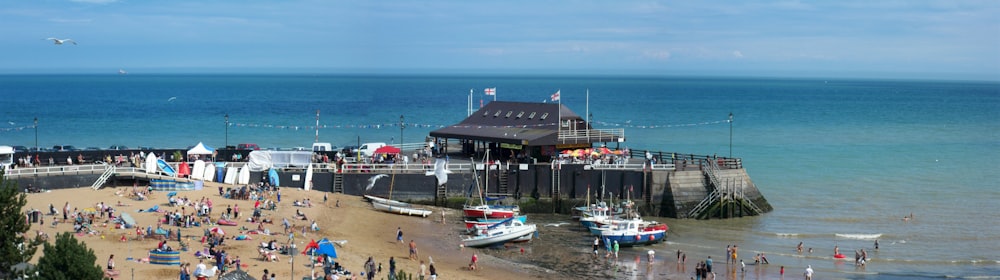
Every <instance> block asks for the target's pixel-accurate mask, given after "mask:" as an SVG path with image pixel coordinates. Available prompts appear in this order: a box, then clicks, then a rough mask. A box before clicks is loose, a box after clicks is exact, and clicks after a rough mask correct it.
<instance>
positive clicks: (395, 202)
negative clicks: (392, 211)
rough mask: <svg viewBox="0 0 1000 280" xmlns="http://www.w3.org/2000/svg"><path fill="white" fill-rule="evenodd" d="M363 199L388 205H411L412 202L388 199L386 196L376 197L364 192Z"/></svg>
mask: <svg viewBox="0 0 1000 280" xmlns="http://www.w3.org/2000/svg"><path fill="white" fill-rule="evenodd" d="M365 199H367V200H368V201H370V202H378V203H382V204H385V205H389V206H397V207H413V204H409V203H406V202H402V201H399V200H392V199H388V198H384V197H377V196H374V195H367V194H366V195H365Z"/></svg>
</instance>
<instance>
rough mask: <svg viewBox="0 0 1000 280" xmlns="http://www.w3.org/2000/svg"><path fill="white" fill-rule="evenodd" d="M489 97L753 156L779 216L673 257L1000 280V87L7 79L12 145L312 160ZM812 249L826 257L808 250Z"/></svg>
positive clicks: (682, 231) (732, 223)
mask: <svg viewBox="0 0 1000 280" xmlns="http://www.w3.org/2000/svg"><path fill="white" fill-rule="evenodd" d="M487 87H495V88H496V99H497V100H503V101H524V102H553V101H551V100H550V95H551V94H552V93H554V92H556V91H559V92H560V93H561V99H562V100H560V101H559V102H561V103H562V104H565V105H566V106H568V107H569V108H570V109H571V110H573V111H574V112H576V113H577V114H578V115H581V116H585V117H590V118H591V120H592V122H593V123H594V126H595V127H597V128H624V129H625V135H626V142H624V143H609V145H611V146H612V147H615V146H618V147H621V148H624V147H629V148H633V149H650V150H660V151H667V152H679V153H694V154H705V155H713V154H714V155H719V156H728V155H729V154H730V153H732V155H733V156H736V157H741V158H743V163H744V165H745V167H746V169H747V171H748V172H749V174H750V175H751V177H752V179H753V183H755V184H756V185H757V187H758V188H759V189H760V190H761V192H763V194H764V196H765V197H766V198H767V199H768V201H769V202H770V203H771V204H772V205H773V206H774V208H775V210H774V211H773V212H771V213H768V214H766V215H763V216H759V217H750V218H738V219H729V220H711V221H694V220H672V219H661V220H662V221H665V222H667V223H668V224H670V226H671V231H672V233H671V235H670V237H669V238H668V239H669V242H668V243H667V244H666V245H658V246H656V247H654V248H655V249H656V250H660V251H661V253H660V254H658V255H659V256H669V255H670V254H671V253H669V252H673V251H676V250H678V249H682V250H684V251H685V252H687V254H688V257H689V258H690V259H691V260H700V259H703V258H705V257H707V256H713V258H714V259H715V261H716V262H717V263H722V262H723V261H724V252H725V246H726V245H729V244H737V245H739V247H740V248H741V252H742V253H741V255H742V258H743V259H744V260H745V261H748V262H750V260H751V258H752V255H753V252H766V253H767V256H768V257H769V259H770V260H771V262H772V263H774V264H780V265H784V266H785V267H786V270H788V271H789V272H788V273H789V275H791V276H790V277H792V278H797V277H800V275H801V272H802V269H804V267H805V266H806V265H812V267H813V268H814V269H816V270H817V273H818V279H830V278H849V279H913V278H942V277H951V278H1000V176H998V174H1000V172H998V171H997V170H998V169H1000V83H997V82H976V81H926V80H843V79H773V78H772V79H768V78H699V77H624V76H622V77H594V76H581V77H574V76H516V75H508V76H504V75H495V76H491V75H470V76H455V75H452V76H443V75H441V76H435V75H409V76H408V75H135V74H129V75H7V76H0V98H2V100H3V101H2V103H0V104H2V107H3V110H2V111H0V118H2V119H0V121H3V123H2V124H0V145H20V146H29V147H30V146H35V141H36V136H35V135H36V134H35V133H36V130H35V127H34V125H33V120H34V118H38V126H37V142H38V145H39V146H42V147H51V146H53V145H74V146H77V147H80V148H85V147H100V148H107V147H108V146H110V145H126V146H130V147H135V146H152V147H157V148H163V147H179V148H183V147H187V146H191V145H194V144H197V143H198V142H204V143H205V144H206V145H209V146H213V147H221V146H224V145H226V144H228V145H236V144H237V143H256V144H259V145H260V146H261V147H265V148H267V147H283V148H289V147H300V146H301V147H309V146H310V145H311V143H312V142H314V141H315V139H316V137H317V129H316V123H317V111H319V118H318V120H319V121H318V122H319V125H320V127H319V129H318V138H319V141H320V142H331V143H333V145H337V146H343V145H350V144H357V143H358V142H399V141H400V138H403V139H402V141H403V142H406V143H413V142H419V141H423V139H424V137H426V136H427V135H428V132H429V131H431V130H434V129H437V128H440V127H442V126H446V125H450V124H454V123H457V122H459V121H461V120H462V119H463V118H464V117H465V116H467V114H468V107H469V106H470V102H469V97H470V90H471V95H472V99H473V100H472V102H471V103H472V104H471V105H472V106H473V107H474V108H478V107H479V106H480V103H481V102H482V103H488V102H491V101H492V100H493V98H494V97H493V96H486V95H484V93H483V89H484V88H487ZM588 92H589V94H588ZM730 113H732V114H733V122H732V123H730V122H728V121H727V120H728V118H729V114H730ZM226 115H228V117H229V118H228V122H229V125H228V126H227V125H226V118H225V116H226ZM401 119H402V123H403V124H404V126H403V129H402V131H401V130H400V125H399V123H400V122H401ZM401 135H402V136H401ZM911 213H912V214H913V216H914V218H913V219H912V220H910V221H903V220H902V217H903V216H907V215H910V214H911ZM876 239H877V240H879V242H880V245H881V246H880V250H879V251H874V250H873V248H872V245H873V243H874V241H875V240H876ZM799 242H803V243H804V246H805V247H808V248H813V249H814V252H813V253H811V254H809V253H802V254H799V253H797V252H796V251H795V246H796V244H798V243H799ZM834 246H839V248H840V250H841V251H842V252H843V253H845V254H846V255H848V256H849V257H850V256H853V254H852V253H853V251H854V250H857V249H861V248H865V249H866V250H867V251H869V252H870V257H871V258H872V261H871V262H870V263H869V264H868V265H867V267H865V268H863V269H862V268H857V267H855V266H854V265H853V261H852V260H848V261H837V260H834V259H832V257H831V256H832V254H833V248H834ZM637 250H642V249H637ZM692 263H693V262H692ZM767 269H769V270H770V272H767V273H765V275H775V273H776V271H777V267H776V266H775V265H772V266H770V267H769V268H767ZM720 275H722V274H720ZM749 276H751V277H753V275H749ZM765 278H766V277H765Z"/></svg>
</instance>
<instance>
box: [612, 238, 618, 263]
mask: <svg viewBox="0 0 1000 280" xmlns="http://www.w3.org/2000/svg"><path fill="white" fill-rule="evenodd" d="M613 246H614V248H613V249H614V250H615V260H617V259H618V249H619V248H618V240H615V245H613Z"/></svg>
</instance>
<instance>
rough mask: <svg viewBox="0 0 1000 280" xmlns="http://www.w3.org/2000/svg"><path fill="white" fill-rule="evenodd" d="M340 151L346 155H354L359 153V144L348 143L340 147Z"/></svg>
mask: <svg viewBox="0 0 1000 280" xmlns="http://www.w3.org/2000/svg"><path fill="white" fill-rule="evenodd" d="M340 153H342V154H344V156H345V157H353V156H354V155H357V154H358V146H355V145H346V146H344V147H343V148H341V149H340Z"/></svg>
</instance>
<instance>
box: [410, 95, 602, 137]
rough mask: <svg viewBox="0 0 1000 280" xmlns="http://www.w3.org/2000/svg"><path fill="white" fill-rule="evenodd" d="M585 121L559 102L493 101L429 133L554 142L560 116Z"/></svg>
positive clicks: (433, 134) (564, 118) (563, 118)
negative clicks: (460, 119) (457, 120)
mask: <svg viewBox="0 0 1000 280" xmlns="http://www.w3.org/2000/svg"><path fill="white" fill-rule="evenodd" d="M560 118H562V120H571V121H575V122H582V119H581V118H580V116H579V115H577V114H576V113H574V112H573V111H572V110H570V109H569V108H567V107H566V106H563V105H562V104H559V103H528V102H509V101H493V102H490V103H489V104H487V105H486V106H484V107H482V108H480V109H479V110H478V111H476V112H475V113H472V115H470V116H469V117H467V118H465V120H462V121H461V122H459V123H457V124H454V125H451V126H448V127H445V128H441V129H438V130H434V131H431V133H430V136H433V137H443V138H453V139H468V140H479V141H488V142H496V143H511V144H519V145H529V146H541V145H555V144H556V143H557V140H558V139H557V134H558V125H559V119H560Z"/></svg>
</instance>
